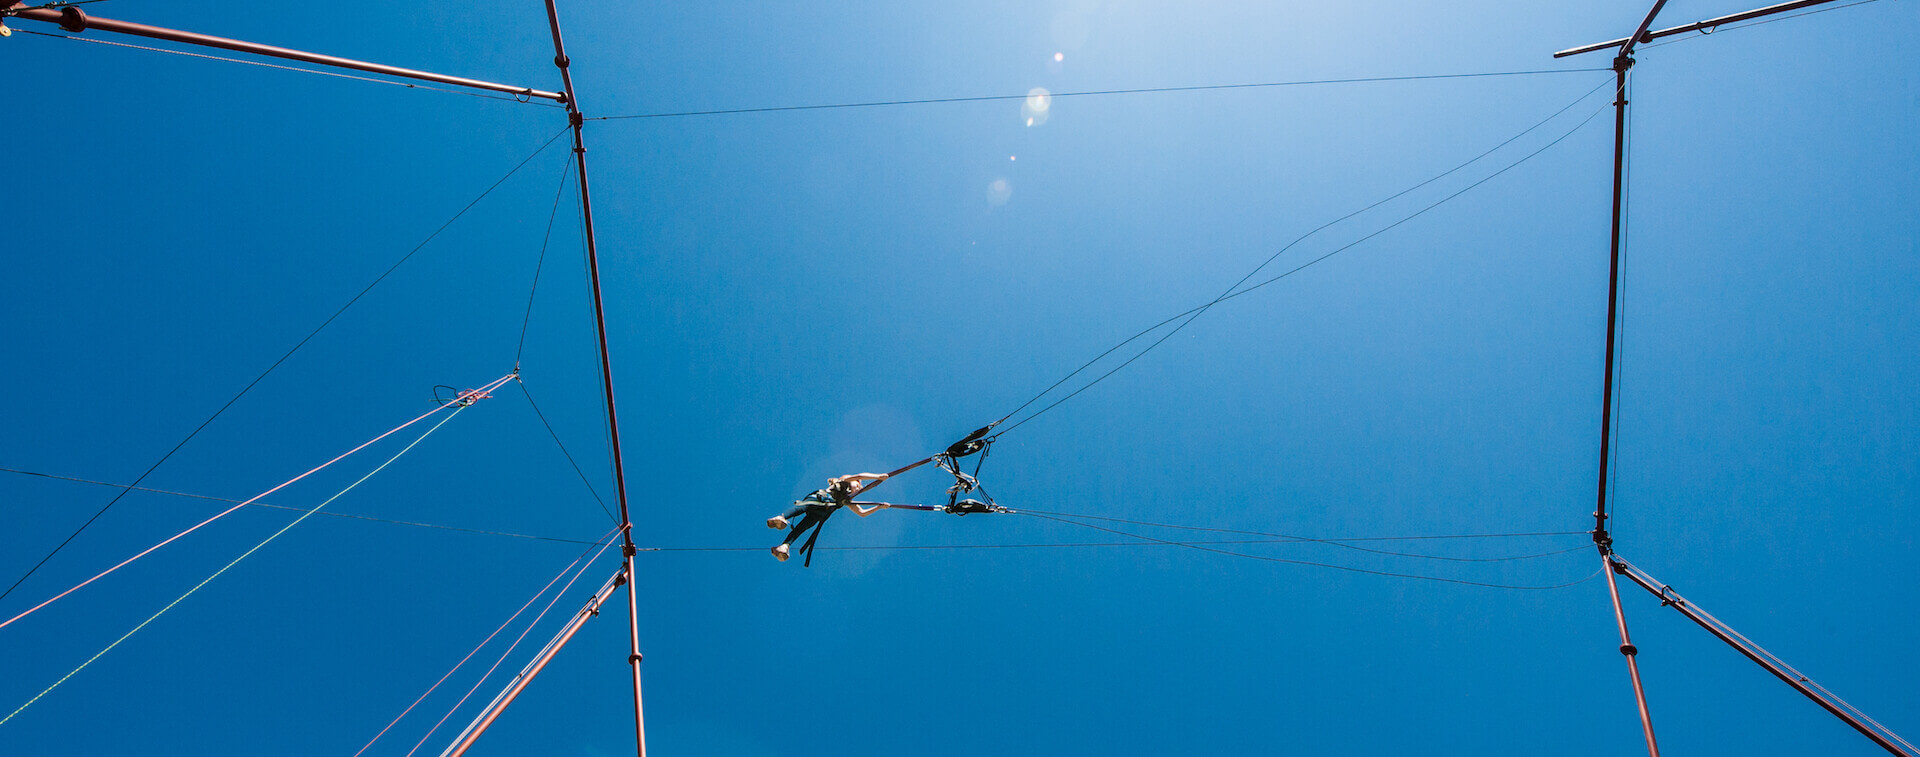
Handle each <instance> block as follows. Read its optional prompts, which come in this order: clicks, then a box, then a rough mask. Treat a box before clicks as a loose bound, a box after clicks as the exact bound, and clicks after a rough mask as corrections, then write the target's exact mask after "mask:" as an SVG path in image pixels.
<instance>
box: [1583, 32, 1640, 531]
mask: <svg viewBox="0 0 1920 757" xmlns="http://www.w3.org/2000/svg"><path fill="white" fill-rule="evenodd" d="M1632 67H1633V59H1632V58H1629V57H1626V56H1624V55H1622V56H1620V57H1618V58H1615V59H1613V72H1614V73H1613V76H1614V99H1613V229H1612V240H1613V241H1612V257H1611V260H1610V263H1609V265H1608V267H1607V360H1606V374H1605V377H1604V378H1603V379H1602V380H1601V381H1602V383H1601V390H1600V481H1599V484H1598V486H1597V487H1596V488H1597V489H1598V496H1597V498H1596V500H1595V502H1594V506H1593V541H1594V543H1595V544H1599V545H1600V547H1601V552H1602V554H1604V553H1605V552H1606V550H1607V546H1608V545H1610V544H1612V542H1613V537H1612V536H1611V535H1609V534H1608V533H1607V474H1608V470H1607V468H1608V465H1609V464H1610V463H1611V462H1612V458H1613V454H1612V451H1613V447H1612V444H1613V362H1614V355H1613V352H1614V343H1615V341H1616V340H1617V339H1618V334H1617V327H1618V324H1619V322H1620V313H1619V307H1620V243H1621V216H1622V213H1623V210H1624V207H1623V204H1624V202H1625V195H1626V192H1625V181H1626V157H1627V69H1630V68H1632Z"/></svg>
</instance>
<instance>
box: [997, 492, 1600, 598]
mask: <svg viewBox="0 0 1920 757" xmlns="http://www.w3.org/2000/svg"><path fill="white" fill-rule="evenodd" d="M1015 514H1017V515H1026V516H1028V517H1033V518H1041V519H1043V520H1051V521H1057V522H1060V523H1066V524H1069V525H1074V526H1079V527H1081V528H1091V529H1094V530H1096V531H1105V532H1107V533H1110V534H1118V535H1120V536H1126V537H1131V538H1134V539H1144V540H1146V541H1150V542H1155V543H1158V544H1165V545H1168V546H1178V547H1186V548H1187V549H1194V550H1199V551H1201V552H1212V553H1215V554H1221V555H1227V556H1230V557H1242V558H1246V559H1248V560H1260V561H1263V562H1277V563H1285V564H1288V565H1304V566H1308V567H1315V568H1332V569H1334V570H1343V571H1347V572H1349V573H1365V574H1367V575H1372V576H1387V577H1391V578H1410V579H1414V580H1417V581H1437V582H1440V583H1449V584H1464V585H1467V586H1481V587H1485V588H1489V589H1520V590H1530V591H1544V590H1548V589H1564V588H1566V587H1569V586H1575V585H1578V584H1583V583H1586V582H1588V581H1591V580H1593V579H1594V577H1596V576H1598V575H1600V571H1598V570H1596V571H1594V572H1593V573H1592V574H1590V575H1588V576H1587V577H1586V578H1582V579H1580V580H1577V581H1568V582H1566V583H1560V584H1551V585H1547V586H1531V585H1523V584H1496V583H1487V582H1484V581H1468V580H1465V579H1459V578H1442V577H1440V576H1428V575H1421V574H1419V573H1396V572H1393V571H1388V570H1372V569H1369V568H1356V567H1353V566H1350V565H1335V564H1333V563H1323V562H1313V561H1311V560H1290V559H1287V558H1284V557H1269V556H1267V555H1249V554H1247V553H1245V552H1235V551H1233V550H1228V549H1216V548H1214V547H1209V546H1205V545H1202V544H1196V543H1192V542H1177V541H1169V540H1166V539H1156V538H1153V537H1151V536H1142V535H1140V534H1135V533H1128V532H1126V531H1121V530H1119V529H1114V528H1107V527H1105V526H1097V525H1094V524H1092V523H1082V522H1080V521H1075V520H1067V519H1066V518H1055V517H1053V516H1050V515H1041V514H1038V513H1033V512H1021V511H1016V512H1015ZM1603 570H1604V568H1603Z"/></svg>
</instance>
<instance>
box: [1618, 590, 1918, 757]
mask: <svg viewBox="0 0 1920 757" xmlns="http://www.w3.org/2000/svg"><path fill="white" fill-rule="evenodd" d="M1607 567H1608V570H1607V581H1608V582H1612V581H1613V574H1614V573H1619V574H1620V575H1623V576H1626V577H1627V579H1628V580H1631V581H1633V582H1634V583H1636V584H1639V586H1640V588H1642V589H1646V590H1647V593H1649V594H1652V595H1654V596H1655V597H1659V598H1660V604H1662V605H1666V606H1668V607H1671V608H1673V609H1674V610H1675V611H1677V612H1679V613H1680V614H1681V615H1685V616H1687V619H1688V620H1691V621H1693V622H1694V623H1696V624H1698V625H1699V626H1700V627H1701V628H1704V629H1707V633H1710V634H1713V636H1714V638H1717V639H1719V640H1721V641H1723V642H1726V644H1727V646H1730V647H1733V648H1734V650H1735V651H1738V652H1739V653H1740V654H1742V655H1745V656H1746V658H1747V659H1749V660H1752V661H1754V663H1756V664H1758V665H1759V666H1760V667H1762V668H1765V669H1766V671H1767V672H1769V673H1772V674H1773V675H1774V677H1775V678H1779V679H1780V680H1782V681H1785V682H1786V684H1787V685H1788V686H1792V687H1793V689H1794V690H1795V691H1798V692H1800V693H1801V694H1803V695H1805V696H1806V697H1807V698H1808V699H1811V700H1813V702H1814V704H1818V705H1820V707H1821V708H1822V709H1825V710H1826V711H1827V712H1829V713H1832V714H1833V716H1834V717H1837V718H1839V719H1841V720H1842V721H1844V722H1845V723H1846V724H1847V725H1850V726H1853V729H1854V730H1856V731H1859V732H1860V733H1861V735H1863V736H1866V737H1867V738H1868V739H1871V740H1872V741H1873V743H1875V744H1879V745H1880V748H1882V749H1885V750H1887V751H1888V752H1892V753H1893V754H1896V755H1901V757H1920V755H1916V754H1915V752H1914V749H1913V745H1912V744H1908V743H1907V742H1906V740H1905V739H1902V738H1900V735H1899V734H1896V733H1894V732H1893V731H1892V729H1889V728H1887V727H1886V726H1883V725H1880V723H1879V721H1876V720H1874V719H1873V718H1870V717H1867V715H1866V713H1863V712H1860V711H1859V710H1858V709H1855V708H1854V707H1853V705H1850V704H1847V703H1846V701H1845V700H1843V699H1841V698H1840V697H1838V696H1836V695H1834V694H1833V692H1830V691H1827V689H1826V687H1824V686H1821V685H1820V684H1818V683H1814V682H1813V679H1811V678H1808V677H1807V676H1806V675H1805V674H1803V673H1801V672H1800V671H1798V670H1795V669H1794V668H1793V666H1791V665H1788V664H1787V663H1786V661H1785V660H1782V659H1780V658H1778V657H1775V656H1773V654H1772V653H1771V652H1768V651H1767V650H1765V649H1762V648H1761V647H1760V645H1758V644H1755V643H1753V641H1752V640H1751V639H1748V638H1747V637H1745V636H1742V635H1740V632H1739V631H1735V630H1733V627H1732V626H1729V625H1727V624H1725V623H1722V622H1720V619H1719V618H1716V617H1713V615H1711V614H1709V613H1708V612H1707V611H1706V610H1703V609H1701V608H1700V607H1699V606H1697V605H1695V604H1693V603H1692V602H1689V601H1687V599H1686V598H1685V597H1682V596H1680V594H1679V593H1678V592H1675V591H1674V590H1673V588H1672V587H1669V586H1667V585H1666V584H1663V583H1660V582H1659V581H1658V580H1655V579H1654V577H1653V576H1650V575H1647V572H1646V571H1643V570H1641V569H1639V568H1636V567H1634V566H1632V565H1630V564H1628V563H1627V561H1626V560H1622V559H1620V556H1619V555H1609V556H1608V557H1607ZM1849 711H1851V712H1849ZM1855 714H1858V715H1859V717H1855ZM1895 742H1898V744H1896V743H1895Z"/></svg>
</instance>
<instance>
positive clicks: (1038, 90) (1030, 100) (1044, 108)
mask: <svg viewBox="0 0 1920 757" xmlns="http://www.w3.org/2000/svg"><path fill="white" fill-rule="evenodd" d="M1052 112H1053V93H1052V92H1048V91H1047V90H1046V88H1044V87H1034V88H1033V89H1030V90H1027V96H1026V97H1025V98H1023V99H1022V100H1021V101H1020V117H1021V118H1025V119H1026V120H1027V125H1028V126H1039V125H1041V124H1044V123H1046V122H1047V116H1049V115H1051V114H1052Z"/></svg>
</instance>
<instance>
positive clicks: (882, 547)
mask: <svg viewBox="0 0 1920 757" xmlns="http://www.w3.org/2000/svg"><path fill="white" fill-rule="evenodd" d="M1388 538H1391V537H1388ZM1411 538H1420V537H1411ZM1293 543H1297V540H1294V539H1219V540H1205V541H1169V542H1165V543H1161V542H1150V541H1091V542H1089V541H1073V542H1049V543H1027V544H899V545H890V544H875V545H866V546H852V547H815V549H816V550H818V551H822V552H828V551H832V552H891V551H909V552H910V551H934V550H949V549H953V550H965V549H1065V548H1072V547H1181V546H1186V545H1188V544H1229V545H1230V544H1293ZM635 549H637V550H639V551H641V552H765V551H767V548H766V547H636V548H635ZM1585 549H1589V547H1587V546H1584V545H1583V546H1579V547H1575V548H1573V549H1572V550H1567V551H1580V550H1585ZM1548 554H1562V553H1561V552H1552V553H1548ZM1538 556H1539V557H1546V556H1548V555H1547V554H1543V555H1538Z"/></svg>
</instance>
